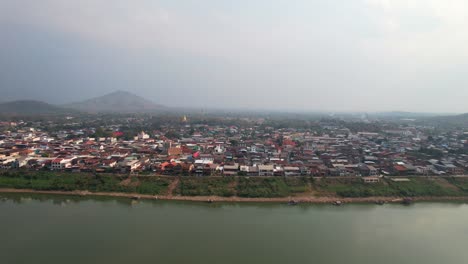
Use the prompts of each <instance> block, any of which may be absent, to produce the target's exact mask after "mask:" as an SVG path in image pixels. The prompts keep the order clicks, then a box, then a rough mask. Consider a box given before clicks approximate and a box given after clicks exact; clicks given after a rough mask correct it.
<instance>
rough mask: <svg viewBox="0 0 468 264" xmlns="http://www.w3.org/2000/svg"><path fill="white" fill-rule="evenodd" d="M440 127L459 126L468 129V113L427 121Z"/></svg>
mask: <svg viewBox="0 0 468 264" xmlns="http://www.w3.org/2000/svg"><path fill="white" fill-rule="evenodd" d="M426 121H427V122H429V123H430V124H433V125H438V126H457V127H465V128H468V113H465V114H460V115H450V116H438V117H433V118H430V119H427V120H426Z"/></svg>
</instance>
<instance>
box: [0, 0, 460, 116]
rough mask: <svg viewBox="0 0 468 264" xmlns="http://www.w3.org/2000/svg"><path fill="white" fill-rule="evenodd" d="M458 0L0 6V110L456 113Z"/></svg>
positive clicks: (94, 1)
mask: <svg viewBox="0 0 468 264" xmlns="http://www.w3.org/2000/svg"><path fill="white" fill-rule="evenodd" d="M467 14H468V2H467V1H464V0H451V1H441V0H413V1H410V0H408V1H403V0H392V1H390V0H355V1H344V0H342V1H328V0H297V1H280V0H249V1H228V0H206V1H198V0H181V1H171V0H157V1H156V0H142V1H123V0H80V1H61V0H41V1H36V0H0V38H1V41H0V92H1V94H2V95H1V99H0V101H6V100H17V99H37V100H43V101H46V102H49V103H69V102H74V101H79V100H83V99H88V98H91V97H94V96H100V95H103V94H106V93H109V92H112V91H115V90H126V91H130V92H133V93H135V94H138V95H140V96H143V97H145V98H148V99H151V100H153V101H154V102H156V103H160V104H164V105H168V106H183V107H206V108H220V107H228V108H249V109H276V110H277V109H289V110H302V111H304V110H311V111H313V110H321V111H415V112H459V113H462V112H468V107H467V105H466V98H468V89H467V87H468V75H467V74H466V73H467V72H468V45H466V43H468V30H466V29H467V28H468V16H467Z"/></svg>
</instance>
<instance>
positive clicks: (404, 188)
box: [0, 171, 468, 198]
mask: <svg viewBox="0 0 468 264" xmlns="http://www.w3.org/2000/svg"><path fill="white" fill-rule="evenodd" d="M174 180H175V178H174V177H160V176H158V177H155V176H131V177H129V176H128V175H124V176H122V175H112V174H85V173H57V172H50V171H37V172H32V171H24V172H22V171H7V172H2V173H0V188H15V189H33V190H41V191H74V190H87V191H90V192H121V193H139V194H149V195H164V194H168V193H167V192H168V189H169V185H170V184H171V183H172V182H173V181H174ZM311 188H312V190H313V191H314V192H315V193H316V194H317V195H319V196H320V195H322V196H334V195H338V196H341V197H372V196H399V197H415V196H438V197H441V196H463V195H468V178H458V177H457V178H456V177H451V178H440V177H439V178H422V177H421V178H416V177H412V178H410V179H409V181H406V182H394V181H392V180H389V179H382V180H381V182H379V183H364V182H363V181H362V180H361V179H360V178H322V179H320V180H315V181H314V180H313V179H312V178H307V177H286V178H283V177H245V176H240V177H180V182H179V185H178V186H177V188H176V189H175V190H174V192H175V194H177V195H182V196H222V197H231V196H239V197H249V198H257V197H258V198H260V197H261V198H274V197H287V196H294V195H297V194H302V195H307V193H309V191H310V189H311Z"/></svg>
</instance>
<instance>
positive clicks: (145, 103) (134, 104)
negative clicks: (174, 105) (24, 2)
mask: <svg viewBox="0 0 468 264" xmlns="http://www.w3.org/2000/svg"><path fill="white" fill-rule="evenodd" d="M64 107H66V108H71V109H75V110H79V111H83V112H91V113H100V112H103V113H109V112H117V113H144V112H153V111H158V110H161V109H163V108H165V107H164V106H162V105H159V104H156V103H154V102H152V101H150V100H147V99H145V98H143V97H140V96H138V95H135V94H132V93H130V92H126V91H116V92H112V93H110V94H106V95H103V96H99V97H95V98H91V99H88V100H85V101H81V102H76V103H71V104H67V105H64Z"/></svg>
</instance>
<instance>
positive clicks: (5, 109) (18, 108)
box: [0, 100, 73, 115]
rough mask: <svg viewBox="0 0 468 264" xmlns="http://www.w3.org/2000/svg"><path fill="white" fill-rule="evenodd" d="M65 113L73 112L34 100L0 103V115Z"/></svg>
mask: <svg viewBox="0 0 468 264" xmlns="http://www.w3.org/2000/svg"><path fill="white" fill-rule="evenodd" d="M67 112H73V110H69V109H66V108H62V107H58V106H55V105H51V104H48V103H45V102H41V101H35V100H18V101H11V102H5V103H0V113H1V114H18V115H43V114H62V113H67Z"/></svg>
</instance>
